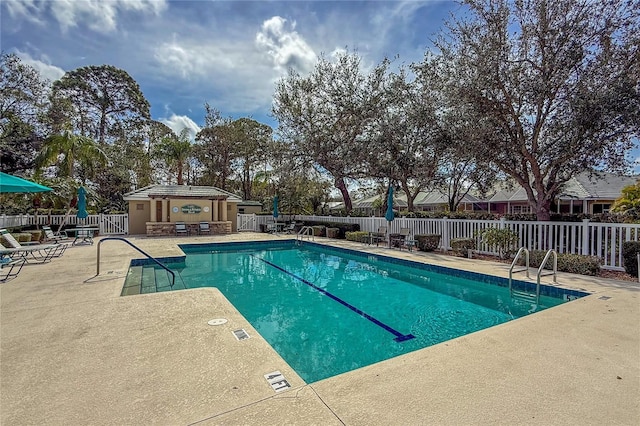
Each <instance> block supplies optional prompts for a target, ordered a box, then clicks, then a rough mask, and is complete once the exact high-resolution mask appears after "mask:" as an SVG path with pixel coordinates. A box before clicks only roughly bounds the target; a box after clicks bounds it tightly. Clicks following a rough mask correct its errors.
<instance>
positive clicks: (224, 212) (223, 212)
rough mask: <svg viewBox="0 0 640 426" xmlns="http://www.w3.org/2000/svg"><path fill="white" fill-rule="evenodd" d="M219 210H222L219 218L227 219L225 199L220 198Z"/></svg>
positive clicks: (224, 220)
mask: <svg viewBox="0 0 640 426" xmlns="http://www.w3.org/2000/svg"><path fill="white" fill-rule="evenodd" d="M220 210H222V211H221V212H220V213H222V214H221V215H220V220H221V221H223V222H226V221H227V200H222V201H220Z"/></svg>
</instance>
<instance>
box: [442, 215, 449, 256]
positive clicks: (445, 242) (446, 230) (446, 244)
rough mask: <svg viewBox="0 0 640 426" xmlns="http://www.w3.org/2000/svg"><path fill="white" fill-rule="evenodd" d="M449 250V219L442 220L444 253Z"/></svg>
mask: <svg viewBox="0 0 640 426" xmlns="http://www.w3.org/2000/svg"><path fill="white" fill-rule="evenodd" d="M447 250H449V218H448V217H446V216H445V217H443V218H442V251H444V252H446V251H447Z"/></svg>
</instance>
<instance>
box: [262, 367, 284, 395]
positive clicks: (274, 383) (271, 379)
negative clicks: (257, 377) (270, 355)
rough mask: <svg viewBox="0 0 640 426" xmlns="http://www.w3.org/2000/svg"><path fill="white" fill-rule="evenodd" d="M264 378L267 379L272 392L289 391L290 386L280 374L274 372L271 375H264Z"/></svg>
mask: <svg viewBox="0 0 640 426" xmlns="http://www.w3.org/2000/svg"><path fill="white" fill-rule="evenodd" d="M264 378H265V379H267V382H268V383H269V384H270V385H271V387H272V388H273V390H274V391H276V392H282V391H283V390H285V389H289V388H290V387H291V385H290V384H289V382H288V381H287V380H286V379H285V378H284V376H283V375H282V373H281V372H279V371H274V372H273V373H269V374H265V375H264Z"/></svg>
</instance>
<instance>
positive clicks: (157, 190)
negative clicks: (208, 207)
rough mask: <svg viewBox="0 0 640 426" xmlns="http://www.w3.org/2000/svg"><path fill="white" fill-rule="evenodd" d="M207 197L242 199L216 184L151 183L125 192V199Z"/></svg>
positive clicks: (239, 200)
mask: <svg viewBox="0 0 640 426" xmlns="http://www.w3.org/2000/svg"><path fill="white" fill-rule="evenodd" d="M163 197H165V198H205V199H212V200H227V202H230V203H240V202H242V199H241V198H240V197H238V196H237V195H235V194H232V193H231V192H227V191H224V190H222V189H220V188H216V187H215V186H194V185H150V186H146V187H144V188H140V189H136V190H135V191H131V192H128V193H126V194H124V197H123V199H124V200H125V201H139V200H148V199H150V198H163Z"/></svg>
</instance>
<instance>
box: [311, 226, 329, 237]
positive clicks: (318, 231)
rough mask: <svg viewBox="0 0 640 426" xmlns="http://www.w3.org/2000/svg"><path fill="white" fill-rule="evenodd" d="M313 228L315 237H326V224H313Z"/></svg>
mask: <svg viewBox="0 0 640 426" xmlns="http://www.w3.org/2000/svg"><path fill="white" fill-rule="evenodd" d="M312 228H313V235H314V236H315V237H324V236H325V235H326V234H325V230H326V229H327V227H326V226H324V225H315V226H312Z"/></svg>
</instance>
